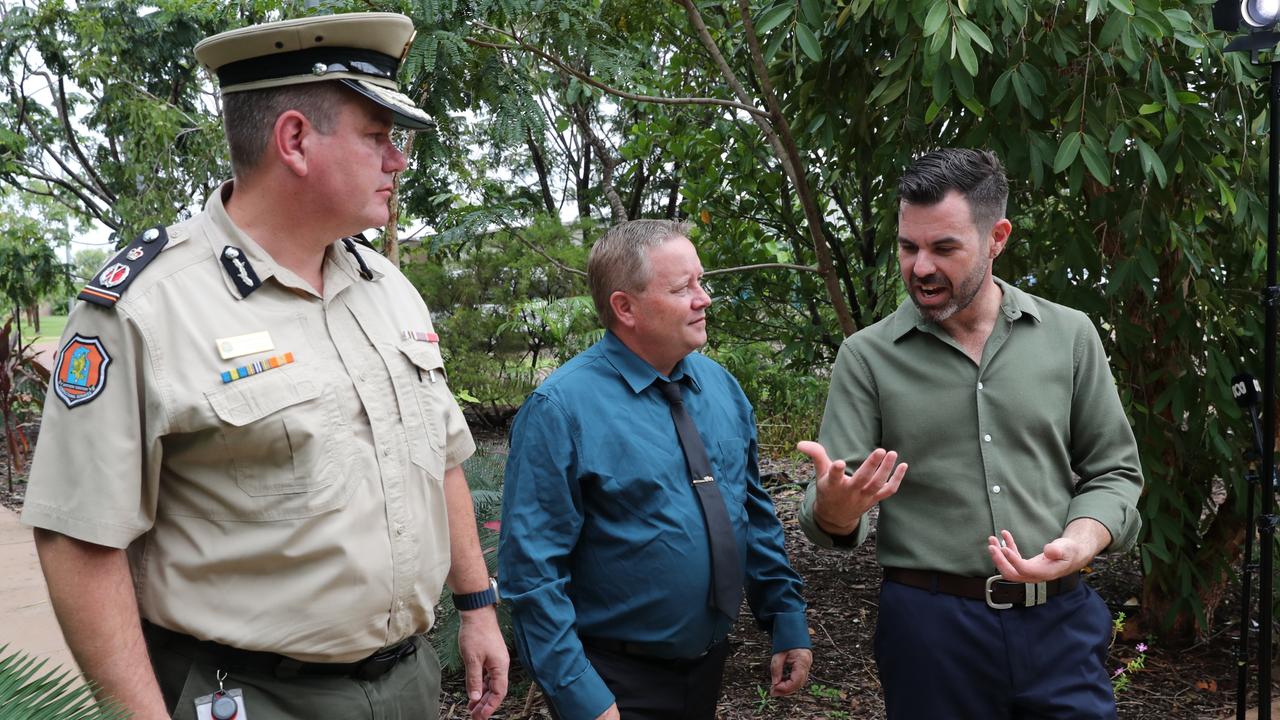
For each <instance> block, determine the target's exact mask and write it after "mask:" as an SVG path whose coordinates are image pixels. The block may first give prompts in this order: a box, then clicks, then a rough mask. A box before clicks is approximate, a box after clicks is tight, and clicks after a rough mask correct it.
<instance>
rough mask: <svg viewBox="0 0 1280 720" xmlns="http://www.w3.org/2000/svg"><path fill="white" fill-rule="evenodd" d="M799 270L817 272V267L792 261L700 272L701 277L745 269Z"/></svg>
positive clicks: (743, 270)
mask: <svg viewBox="0 0 1280 720" xmlns="http://www.w3.org/2000/svg"><path fill="white" fill-rule="evenodd" d="M769 269H781V270H800V271H803V272H811V273H819V270H818V268H816V267H814V266H812V265H795V264H792V263H760V264H759V265H739V266H738V267H731V268H720V269H719V270H708V271H706V272H704V273H702V277H704V278H706V277H712V276H715V275H727V274H729V273H735V272H745V271H747V270H769Z"/></svg>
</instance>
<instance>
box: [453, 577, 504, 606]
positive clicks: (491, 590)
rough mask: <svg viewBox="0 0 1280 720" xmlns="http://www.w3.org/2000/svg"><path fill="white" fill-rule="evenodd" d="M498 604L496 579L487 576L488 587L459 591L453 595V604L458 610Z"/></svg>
mask: <svg viewBox="0 0 1280 720" xmlns="http://www.w3.org/2000/svg"><path fill="white" fill-rule="evenodd" d="M497 604H498V581H497V579H495V578H489V587H488V588H485V589H484V590H481V591H480V592H473V593H460V594H457V595H454V596H453V606H454V607H456V608H458V609H459V610H479V609H480V608H484V607H489V606H490V605H497Z"/></svg>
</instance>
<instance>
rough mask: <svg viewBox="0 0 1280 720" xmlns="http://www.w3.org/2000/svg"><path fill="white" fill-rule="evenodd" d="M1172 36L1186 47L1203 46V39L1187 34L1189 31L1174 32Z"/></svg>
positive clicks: (1197, 47)
mask: <svg viewBox="0 0 1280 720" xmlns="http://www.w3.org/2000/svg"><path fill="white" fill-rule="evenodd" d="M1173 37H1174V39H1175V40H1177V41H1178V42H1180V43H1182V44H1183V45H1186V46H1187V47H1190V48H1196V49H1200V48H1203V47H1204V41H1203V40H1201V39H1200V38H1198V37H1196V36H1195V35H1191V34H1189V33H1184V32H1175V33H1174V34H1173Z"/></svg>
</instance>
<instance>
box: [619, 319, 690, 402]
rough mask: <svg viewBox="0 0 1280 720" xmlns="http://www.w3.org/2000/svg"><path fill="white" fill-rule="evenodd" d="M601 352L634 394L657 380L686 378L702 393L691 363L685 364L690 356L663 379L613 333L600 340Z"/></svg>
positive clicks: (673, 380)
mask: <svg viewBox="0 0 1280 720" xmlns="http://www.w3.org/2000/svg"><path fill="white" fill-rule="evenodd" d="M600 352H601V353H602V354H603V355H604V357H605V359H606V360H608V361H609V364H610V365H612V366H613V369H614V370H617V371H618V374H619V375H621V376H622V379H623V380H626V381H627V385H629V386H630V387H631V391H632V392H634V393H637V394H638V393H640V392H641V391H643V390H644V389H645V388H647V387H649V386H650V385H652V384H653V382H654V381H655V380H670V381H672V382H681V381H683V380H684V379H685V378H686V377H687V378H689V385H690V386H691V387H692V388H693V390H694V391H695V392H700V391H701V389H702V386H701V385H699V384H698V378H697V377H696V375H695V374H694V372H693V368H692V367H691V363H687V362H685V360H687V359H688V356H687V355H686V356H685V357H683V358H681V359H680V362H678V363H676V366H675V367H674V368H673V369H672V370H671V375H669V376H667V377H663V376H662V375H661V374H659V373H658V371H657V370H654V369H653V366H652V365H650V364H649V363H648V362H646V361H645V360H644V358H641V357H640V356H639V355H637V354H635V352H633V351H632V350H631V348H629V347H627V345H626V343H624V342H622V340H620V339H619V338H618V336H617V335H614V334H613V331H611V330H606V331H605V333H604V338H603V339H601V340H600Z"/></svg>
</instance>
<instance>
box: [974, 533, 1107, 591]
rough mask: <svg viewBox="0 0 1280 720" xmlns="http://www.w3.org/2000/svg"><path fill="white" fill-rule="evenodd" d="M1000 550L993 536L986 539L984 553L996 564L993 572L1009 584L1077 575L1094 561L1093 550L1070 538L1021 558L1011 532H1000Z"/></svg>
mask: <svg viewBox="0 0 1280 720" xmlns="http://www.w3.org/2000/svg"><path fill="white" fill-rule="evenodd" d="M1000 535H1001V536H1002V537H1003V538H1004V545H1003V547H1002V546H1001V544H1000V541H999V540H998V539H996V537H995V536H994V535H993V536H991V537H988V538H987V550H988V551H989V552H990V553H991V559H992V560H993V561H994V562H995V564H996V570H997V571H998V572H999V573H1000V574H1001V575H1002V576H1003V577H1004V579H1005V580H1008V581H1009V582H1020V583H1038V582H1045V581H1048V580H1057V579H1058V578H1060V577H1064V576H1066V575H1070V574H1072V573H1075V572H1079V571H1080V569H1081V568H1083V567H1084V566H1085V565H1088V564H1089V561H1090V560H1092V559H1093V556H1094V549H1093V548H1092V547H1091V546H1089V545H1088V543H1086V542H1082V541H1081V540H1079V539H1076V538H1072V537H1060V538H1058V539H1057V540H1054V541H1053V542H1051V543H1049V544H1048V545H1045V546H1044V550H1043V551H1042V552H1041V553H1040V554H1039V555H1036V556H1035V557H1030V558H1025V559H1024V558H1023V557H1022V553H1020V552H1018V544H1017V543H1016V542H1014V541H1013V533H1011V532H1009V531H1008V530H1001V531H1000Z"/></svg>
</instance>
